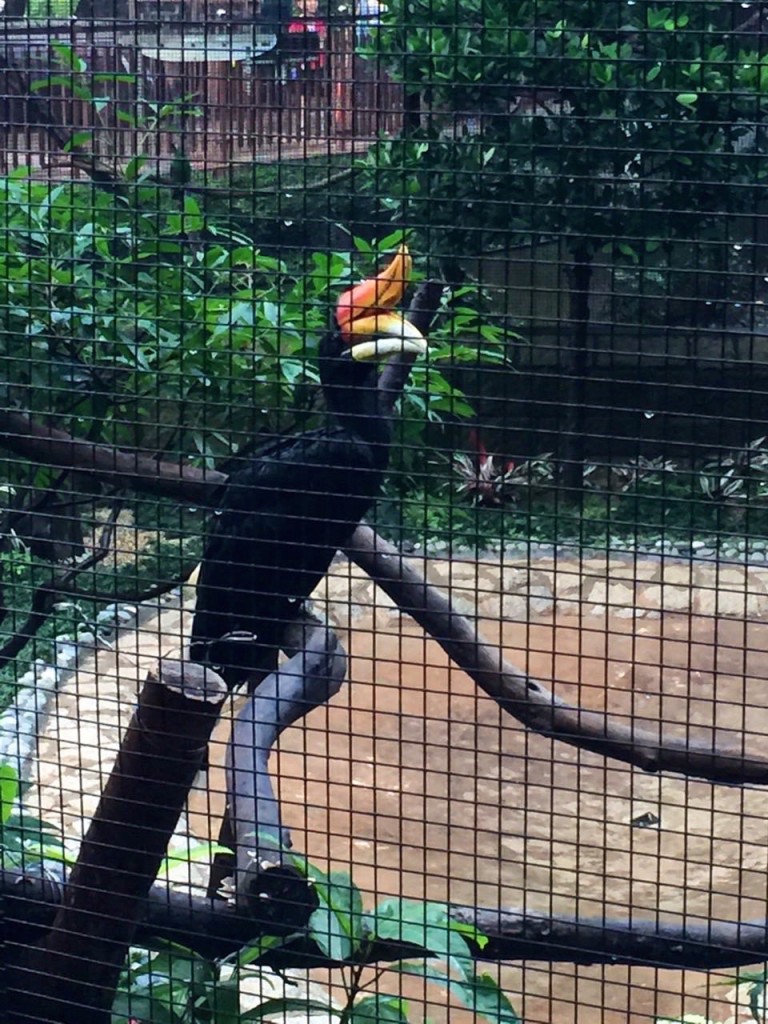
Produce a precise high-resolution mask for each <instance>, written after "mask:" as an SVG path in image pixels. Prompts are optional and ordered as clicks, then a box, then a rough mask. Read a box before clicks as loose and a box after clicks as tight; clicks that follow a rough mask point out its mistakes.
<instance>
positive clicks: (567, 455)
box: [560, 245, 592, 503]
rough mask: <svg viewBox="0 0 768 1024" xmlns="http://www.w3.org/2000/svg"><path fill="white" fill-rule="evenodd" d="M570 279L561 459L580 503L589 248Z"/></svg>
mask: <svg viewBox="0 0 768 1024" xmlns="http://www.w3.org/2000/svg"><path fill="white" fill-rule="evenodd" d="M569 276H570V284H571V288H570V310H569V318H568V319H569V325H568V335H569V337H568V347H567V348H566V350H565V358H564V360H563V369H564V371H565V373H566V374H567V378H566V389H565V398H566V412H565V417H564V423H563V435H564V436H563V443H562V446H561V449H560V455H561V460H562V466H563V483H564V484H565V486H566V489H567V491H568V497H569V498H570V499H571V500H573V501H575V502H579V503H580V502H581V497H582V483H583V471H584V458H585V455H586V437H585V434H584V421H585V412H586V409H585V401H586V380H587V374H588V372H589V315H590V309H589V293H590V286H591V283H592V251H591V249H590V248H589V246H587V245H579V246H578V248H577V249H576V250H575V251H574V253H573V263H572V264H571V269H570V272H569Z"/></svg>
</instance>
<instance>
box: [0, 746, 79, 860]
mask: <svg viewBox="0 0 768 1024" xmlns="http://www.w3.org/2000/svg"><path fill="white" fill-rule="evenodd" d="M21 797H22V784H21V780H20V778H19V773H18V772H17V770H16V768H14V766H13V765H10V764H0V865H1V866H2V868H3V869H8V868H22V867H23V868H25V869H29V868H30V867H31V866H32V865H34V864H37V863H40V862H41V861H42V860H43V859H47V860H56V861H66V860H67V855H66V852H65V849H64V844H63V842H62V840H61V838H60V837H59V835H58V833H57V832H56V830H55V829H54V827H53V826H52V825H49V824H48V823H46V822H44V821H41V820H40V819H39V818H36V817H34V816H33V815H29V814H27V813H26V811H24V810H23V808H22V806H21Z"/></svg>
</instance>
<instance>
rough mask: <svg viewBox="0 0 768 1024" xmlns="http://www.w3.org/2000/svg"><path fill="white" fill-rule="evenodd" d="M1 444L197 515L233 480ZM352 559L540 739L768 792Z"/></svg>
mask: <svg viewBox="0 0 768 1024" xmlns="http://www.w3.org/2000/svg"><path fill="white" fill-rule="evenodd" d="M25 432H26V436H24V434H25ZM0 442H1V443H2V445H3V446H4V447H6V448H11V450H13V451H15V452H18V453H19V454H23V455H25V456H26V457H27V458H30V459H33V460H34V461H38V462H44V463H47V464H49V465H57V466H65V467H70V468H75V469H77V470H79V471H81V472H84V473H91V474H92V475H95V476H98V477H101V478H103V479H108V480H110V481H112V482H119V483H121V484H122V486H124V487H126V486H133V487H135V488H136V489H138V490H143V491H147V492H149V493H154V494H161V495H163V496H166V497H172V498H176V499H177V500H179V501H194V502H196V503H197V504H198V505H206V504H207V505H211V504H213V503H214V502H215V501H216V496H217V494H218V490H219V488H220V487H221V485H222V484H223V483H224V481H225V480H226V477H225V476H224V474H223V473H218V472H216V471H215V470H207V471H203V470H199V469H195V468H194V467H191V466H184V465H182V466H179V465H175V464H174V463H168V462H158V461H155V459H152V458H149V457H146V456H143V455H141V454H139V453H135V452H122V451H119V450H117V449H114V448H109V447H108V446H105V445H94V444H90V443H88V442H85V441H80V440H77V439H76V438H73V437H71V436H70V435H69V434H66V433H65V432H64V431H62V430H55V429H53V428H49V427H44V426H41V425H40V424H37V423H35V422H34V421H32V420H30V418H29V417H28V416H26V415H24V414H23V413H18V412H15V411H9V410H5V411H0ZM347 554H348V555H349V557H350V558H352V559H353V561H355V562H357V564H358V565H360V566H361V568H363V569H365V571H366V572H369V573H370V574H371V575H372V576H373V577H374V579H376V581H377V582H378V583H379V584H380V586H381V587H382V588H383V589H384V590H385V591H386V592H387V593H388V594H389V595H390V597H392V599H393V600H394V601H396V602H397V604H398V605H399V606H400V607H401V608H402V609H403V610H404V611H406V612H408V613H409V614H411V615H412V616H413V617H414V619H416V621H417V622H419V624H420V625H421V626H423V627H424V629H425V630H426V631H427V632H428V633H430V634H431V635H433V636H434V637H435V639H436V640H437V641H438V643H440V644H441V646H442V647H443V649H444V650H445V651H447V652H448V654H449V655H450V657H451V658H453V660H454V662H455V663H456V665H457V666H458V667H459V668H461V669H463V670H464V671H465V672H466V673H467V674H468V675H469V676H470V677H471V678H472V679H474V681H475V682H476V683H477V684H478V686H480V688H481V689H483V690H484V691H485V692H486V693H487V694H488V695H489V696H490V697H492V698H493V699H494V700H496V701H497V702H498V703H499V705H500V706H501V707H502V708H504V710H505V711H506V712H507V713H508V714H511V715H512V716H513V717H515V718H517V719H518V720H519V721H521V722H522V723H523V724H524V725H526V726H527V727H528V728H530V729H533V730H534V731H535V732H539V733H541V734H542V735H544V736H551V737H552V738H553V739H558V740H562V741H563V742H565V743H569V744H570V745H571V746H575V747H581V748H583V749H585V750H592V751H594V752H595V753H597V754H600V755H601V756H602V757H613V758H615V759H617V760H619V761H624V762H625V763H628V764H635V765H637V766H638V767H641V768H643V769H644V770H645V771H649V772H678V773H680V774H682V775H687V776H690V777H693V778H705V779H709V780H710V781H712V782H721V783H726V784H730V785H746V784H748V783H752V784H756V785H768V761H766V760H765V759H763V758H760V757H755V756H754V755H747V754H744V753H742V752H732V751H727V750H722V749H720V748H718V747H710V746H705V745H703V744H695V743H686V742H685V741H683V740H680V739H676V738H671V737H670V738H666V739H659V738H658V736H656V735H654V733H651V732H648V731H646V730H642V729H636V728H632V727H630V726H626V725H623V724H622V723H620V722H616V721H614V720H613V719H611V717H610V716H608V715H604V714H601V713H600V712H597V711H586V710H582V709H580V708H579V707H577V706H573V705H568V704H564V703H562V702H560V701H557V700H556V699H555V698H554V697H553V695H552V694H551V693H549V691H548V690H547V689H546V687H544V686H543V685H542V684H541V683H539V682H537V681H536V680H534V679H531V678H530V677H529V676H528V675H527V674H526V673H525V672H523V671H522V670H521V669H518V668H515V667H514V666H511V665H509V664H508V663H507V662H505V661H504V659H503V658H502V656H501V654H500V652H499V651H498V650H497V649H496V648H495V647H492V646H491V645H489V644H486V643H484V642H483V641H482V640H480V639H479V637H478V635H477V632H476V630H475V629H474V628H473V627H472V626H471V624H470V623H469V622H468V621H467V620H466V619H465V618H464V617H463V616H461V615H459V614H457V613H456V612H454V611H453V610H452V608H451V604H450V600H449V599H448V598H447V597H445V596H444V595H443V594H442V593H441V592H440V591H439V590H437V589H436V588H435V587H432V586H430V585H429V584H427V582H426V581H425V580H424V578H423V576H421V575H420V574H419V573H418V572H417V570H416V569H415V568H414V567H413V566H412V565H409V564H408V563H407V562H406V561H405V559H403V557H402V556H401V554H400V552H399V551H398V550H397V549H396V548H394V547H393V546H392V545H391V544H388V543H387V542H386V541H384V540H383V539H382V538H381V537H378V536H377V535H376V534H374V533H373V531H372V530H371V529H370V528H369V527H360V528H359V529H358V530H357V531H356V532H355V534H354V535H353V538H352V541H351V542H350V544H349V545H348V547H347Z"/></svg>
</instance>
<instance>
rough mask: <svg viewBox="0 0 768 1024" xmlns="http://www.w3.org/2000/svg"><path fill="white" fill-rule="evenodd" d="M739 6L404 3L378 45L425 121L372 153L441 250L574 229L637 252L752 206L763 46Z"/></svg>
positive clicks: (592, 241) (388, 199)
mask: <svg viewBox="0 0 768 1024" xmlns="http://www.w3.org/2000/svg"><path fill="white" fill-rule="evenodd" d="M732 17H733V12H732V11H731V9H730V8H729V7H728V6H727V5H723V4H717V3H701V2H699V0H695V2H693V0H683V2H681V3H677V4H675V5H674V7H673V6H670V5H667V4H663V3H658V2H655V0H628V2H622V3H618V4H613V5H606V4H601V3H597V2H593V0H590V2H587V3H582V2H580V0H579V2H577V0H565V2H563V0H545V2H544V3H541V2H536V3H532V2H531V0H513V2H507V0H467V2H466V3H464V4H463V5H462V8H461V17H457V16H456V7H455V5H454V4H453V3H449V2H447V0H438V2H435V0H393V2H392V3H388V4H387V7H386V11H385V13H384V15H383V23H382V27H381V29H380V30H379V31H378V33H377V34H376V36H375V39H374V42H373V44H372V45H371V47H370V48H369V51H368V53H369V55H370V56H372V57H375V58H376V59H377V60H381V61H383V62H384V63H385V65H386V67H387V69H388V71H389V73H390V74H391V75H393V76H394V77H395V78H396V79H398V80H399V81H402V82H403V85H404V88H405V90H406V93H408V94H410V95H411V96H414V97H418V99H419V100H420V102H421V104H422V108H423V111H424V116H422V118H421V121H420V124H419V126H418V127H415V126H412V127H411V129H410V130H409V131H408V132H407V133H406V134H404V136H403V137H402V138H400V139H395V140H388V141H384V142H382V143H380V145H379V146H378V148H377V149H376V150H375V151H374V152H372V153H371V154H370V156H369V158H368V165H369V167H370V168H371V171H372V172H375V175H376V185H377V188H378V189H379V191H380V193H381V194H382V195H383V196H384V202H385V204H386V205H389V207H390V208H391V210H392V212H393V215H394V216H396V217H397V218H398V219H401V220H402V221H403V222H405V223H409V224H417V225H419V226H421V227H422V228H423V230H424V231H425V232H429V233H430V234H431V237H432V238H433V240H434V242H435V243H437V245H438V246H439V248H440V249H441V251H443V252H452V253H455V254H460V253H462V252H465V251H471V252H478V251H480V250H481V249H482V248H484V247H487V246H488V245H494V244H501V243H504V242H506V241H509V240H510V239H512V240H516V241H521V240H526V239H531V238H532V237H536V236H542V235H544V236H546V235H547V234H548V233H553V234H554V233H557V234H560V233H561V232H565V233H566V235H568V236H570V237H571V239H572V241H571V243H570V245H571V249H572V250H573V249H574V248H575V247H577V246H578V247H583V248H585V249H586V250H587V251H592V252H594V251H595V250H596V249H598V248H600V247H602V246H604V245H607V246H608V247H609V249H611V250H613V251H615V253H616V255H617V256H618V257H619V258H622V257H623V258H625V259H626V260H628V261H630V262H634V263H636V262H638V260H639V259H642V258H644V254H647V253H652V252H655V251H656V250H657V249H658V248H659V246H660V240H661V239H669V238H671V237H678V238H687V239H690V238H697V237H702V235H706V233H707V231H709V232H712V231H713V229H714V227H715V226H716V225H718V224H722V221H723V220H724V219H725V218H723V216H722V212H721V211H723V210H728V211H729V212H731V213H736V212H738V211H739V210H749V209H751V208H752V207H753V205H754V203H755V202H756V201H757V189H758V188H759V187H760V186H761V183H762V182H764V181H765V176H766V174H768V171H766V168H765V166H764V161H763V160H762V158H761V156H760V153H761V148H762V145H761V140H762V139H763V134H764V131H765V128H764V119H765V114H766V110H768V58H766V56H765V55H764V54H761V53H760V52H758V51H757V49H756V48H754V46H752V45H751V41H750V39H749V36H747V35H744V34H740V33H738V32H734V31H733V28H734V24H733V21H732Z"/></svg>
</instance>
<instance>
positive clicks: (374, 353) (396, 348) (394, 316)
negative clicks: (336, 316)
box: [348, 313, 428, 362]
mask: <svg viewBox="0 0 768 1024" xmlns="http://www.w3.org/2000/svg"><path fill="white" fill-rule="evenodd" d="M348 338H349V341H350V348H349V354H350V355H351V356H352V358H353V359H355V360H357V361H358V362H361V361H363V360H371V359H388V358H389V356H394V355H401V354H403V353H406V352H408V353H412V354H413V355H424V354H425V353H426V351H427V348H428V345H427V339H426V338H425V337H424V335H423V334H422V333H421V331H419V330H418V329H417V328H416V327H414V325H413V324H412V323H411V322H410V321H409V320H406V319H405V317H404V316H400V315H399V314H398V313H379V314H378V315H376V316H368V317H363V318H362V319H360V320H355V321H353V323H352V324H350V328H349V332H348ZM358 338H359V339H360V340H359V341H358V340H357V339H358Z"/></svg>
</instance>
